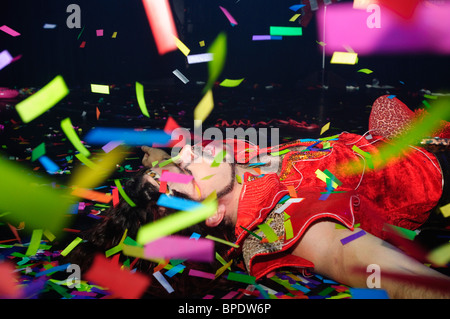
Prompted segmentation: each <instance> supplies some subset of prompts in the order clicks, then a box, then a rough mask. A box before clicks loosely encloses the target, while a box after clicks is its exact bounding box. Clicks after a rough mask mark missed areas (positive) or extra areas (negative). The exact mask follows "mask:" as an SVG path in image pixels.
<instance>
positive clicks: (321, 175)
mask: <svg viewBox="0 0 450 319" xmlns="http://www.w3.org/2000/svg"><path fill="white" fill-rule="evenodd" d="M315 173H316V177H317V178H318V179H320V180H321V181H322V182H324V183H325V184H326V183H327V179H330V177H329V176H328V175H327V174H325V173H324V172H322V171H321V170H320V169H317V170H316V172H315ZM330 174H331V173H330ZM336 181H337V178H332V179H331V187H332V188H333V189H334V188H337V187H338V186H339V184H338V183H337V182H336Z"/></svg>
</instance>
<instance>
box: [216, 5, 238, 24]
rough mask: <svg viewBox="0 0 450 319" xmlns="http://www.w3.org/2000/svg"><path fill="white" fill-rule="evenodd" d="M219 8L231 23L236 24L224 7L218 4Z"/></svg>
mask: <svg viewBox="0 0 450 319" xmlns="http://www.w3.org/2000/svg"><path fill="white" fill-rule="evenodd" d="M219 8H220V10H222V12H223V14H225V16H226V17H227V19H228V21H230V23H231V25H233V26H235V25H237V24H238V23H237V21H236V20H235V19H234V18H233V16H232V15H231V14H230V13H229V12H228V10H227V9H225V8H224V7H221V6H219Z"/></svg>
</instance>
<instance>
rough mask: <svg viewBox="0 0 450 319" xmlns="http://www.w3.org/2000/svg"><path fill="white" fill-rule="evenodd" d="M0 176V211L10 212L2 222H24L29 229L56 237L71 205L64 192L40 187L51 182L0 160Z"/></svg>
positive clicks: (49, 187)
mask: <svg viewBox="0 0 450 319" xmlns="http://www.w3.org/2000/svg"><path fill="white" fill-rule="evenodd" d="M0 176H1V178H0V193H1V194H2V200H1V201H0V211H3V212H10V214H8V215H6V216H4V218H6V219H7V220H10V221H11V222H14V223H20V222H25V223H26V225H27V227H30V228H35V229H41V228H42V229H49V230H51V231H52V232H54V233H55V234H57V233H59V232H60V231H61V228H62V227H63V225H64V224H65V223H66V222H67V221H66V220H67V218H65V217H64V214H65V213H66V212H67V211H68V210H69V208H70V207H71V204H72V203H71V201H70V198H69V197H68V196H67V193H66V192H65V191H63V190H59V189H54V188H53V187H51V186H41V185H43V184H44V185H45V184H47V185H50V182H49V181H46V180H45V179H44V178H36V177H34V176H30V175H29V173H25V172H24V171H23V168H22V167H20V166H18V165H17V164H15V163H11V162H10V161H6V160H2V159H0ZM24 190H26V192H25V193H24Z"/></svg>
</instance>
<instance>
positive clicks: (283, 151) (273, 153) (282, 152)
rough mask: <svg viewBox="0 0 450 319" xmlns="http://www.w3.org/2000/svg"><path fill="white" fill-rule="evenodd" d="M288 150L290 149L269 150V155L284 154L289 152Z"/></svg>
mask: <svg viewBox="0 0 450 319" xmlns="http://www.w3.org/2000/svg"><path fill="white" fill-rule="evenodd" d="M290 151H291V150H289V149H285V150H282V151H278V152H271V153H270V155H272V156H280V155H284V154H286V153H289V152H290Z"/></svg>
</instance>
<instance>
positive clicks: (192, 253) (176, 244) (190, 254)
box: [144, 236, 214, 262]
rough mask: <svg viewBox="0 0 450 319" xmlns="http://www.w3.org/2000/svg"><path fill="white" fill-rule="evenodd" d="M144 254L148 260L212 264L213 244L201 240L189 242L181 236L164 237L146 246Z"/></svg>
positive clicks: (209, 241)
mask: <svg viewBox="0 0 450 319" xmlns="http://www.w3.org/2000/svg"><path fill="white" fill-rule="evenodd" d="M144 253H145V256H146V257H150V258H161V259H187V260H191V261H198V262H212V261H213V260H214V242H212V241H211V240H207V239H203V238H199V239H197V240H191V239H189V238H188V237H182V236H166V237H163V238H160V239H157V240H154V241H152V242H150V243H148V244H146V245H145V247H144Z"/></svg>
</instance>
